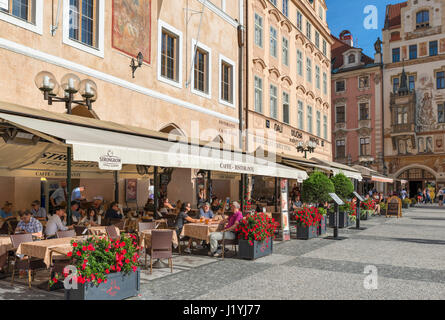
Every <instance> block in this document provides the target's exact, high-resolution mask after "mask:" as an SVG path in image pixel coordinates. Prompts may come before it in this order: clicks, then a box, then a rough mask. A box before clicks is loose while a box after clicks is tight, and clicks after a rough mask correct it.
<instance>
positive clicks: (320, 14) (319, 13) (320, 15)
mask: <svg viewBox="0 0 445 320" xmlns="http://www.w3.org/2000/svg"><path fill="white" fill-rule="evenodd" d="M318 16H319V17H320V19H321V20H322V21H323V8H322V7H321V6H320V7H318Z"/></svg>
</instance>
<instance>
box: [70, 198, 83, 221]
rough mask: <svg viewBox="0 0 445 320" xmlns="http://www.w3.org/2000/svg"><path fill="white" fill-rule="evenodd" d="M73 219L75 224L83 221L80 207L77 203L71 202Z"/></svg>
mask: <svg viewBox="0 0 445 320" xmlns="http://www.w3.org/2000/svg"><path fill="white" fill-rule="evenodd" d="M71 218H72V219H73V222H74V223H78V222H79V221H80V220H81V219H82V215H81V214H80V205H79V202H77V201H71Z"/></svg>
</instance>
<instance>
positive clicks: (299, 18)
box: [297, 10, 303, 32]
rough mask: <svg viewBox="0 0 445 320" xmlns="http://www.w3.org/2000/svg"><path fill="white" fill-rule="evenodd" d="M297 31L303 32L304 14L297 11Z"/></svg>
mask: <svg viewBox="0 0 445 320" xmlns="http://www.w3.org/2000/svg"><path fill="white" fill-rule="evenodd" d="M297 29H298V30H299V31H301V32H303V14H302V13H301V12H300V11H299V10H297Z"/></svg>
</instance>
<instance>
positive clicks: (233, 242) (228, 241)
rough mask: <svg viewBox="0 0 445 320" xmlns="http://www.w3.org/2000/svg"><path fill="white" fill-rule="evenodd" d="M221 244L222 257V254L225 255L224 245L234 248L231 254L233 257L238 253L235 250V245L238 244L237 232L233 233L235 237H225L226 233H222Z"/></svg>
mask: <svg viewBox="0 0 445 320" xmlns="http://www.w3.org/2000/svg"><path fill="white" fill-rule="evenodd" d="M221 244H222V259H223V260H224V255H225V251H226V246H232V248H234V249H235V254H234V255H233V256H232V258H233V257H235V256H236V255H237V253H238V250H237V245H238V234H237V233H235V239H226V233H225V232H224V233H223V238H222V240H221Z"/></svg>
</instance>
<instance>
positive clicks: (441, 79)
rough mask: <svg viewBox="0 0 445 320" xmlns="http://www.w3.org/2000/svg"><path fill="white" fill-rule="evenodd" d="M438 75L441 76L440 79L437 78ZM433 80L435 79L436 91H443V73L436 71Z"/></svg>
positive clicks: (444, 87) (444, 77)
mask: <svg viewBox="0 0 445 320" xmlns="http://www.w3.org/2000/svg"><path fill="white" fill-rule="evenodd" d="M439 74H442V77H440V78H439ZM435 78H436V90H443V89H445V71H437V72H436V77H435ZM439 81H440V82H441V86H440V87H439Z"/></svg>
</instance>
